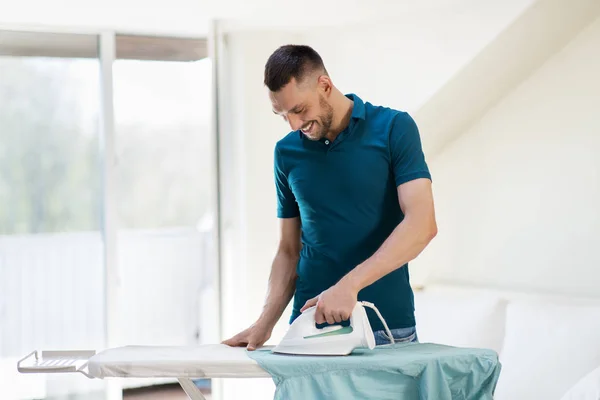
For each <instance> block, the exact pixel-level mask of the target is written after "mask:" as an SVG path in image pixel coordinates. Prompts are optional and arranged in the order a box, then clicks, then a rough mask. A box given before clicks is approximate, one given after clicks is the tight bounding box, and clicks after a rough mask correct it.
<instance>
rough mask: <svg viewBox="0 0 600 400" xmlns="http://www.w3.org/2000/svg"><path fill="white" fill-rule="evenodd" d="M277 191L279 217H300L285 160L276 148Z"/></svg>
mask: <svg viewBox="0 0 600 400" xmlns="http://www.w3.org/2000/svg"><path fill="white" fill-rule="evenodd" d="M274 170H275V189H276V191H277V217H278V218H294V217H297V216H298V215H300V211H299V209H298V203H297V202H296V198H295V197H294V193H292V189H291V188H290V185H289V183H288V177H287V174H286V172H285V169H284V168H283V159H282V157H281V153H280V152H279V149H278V148H277V146H275V165H274Z"/></svg>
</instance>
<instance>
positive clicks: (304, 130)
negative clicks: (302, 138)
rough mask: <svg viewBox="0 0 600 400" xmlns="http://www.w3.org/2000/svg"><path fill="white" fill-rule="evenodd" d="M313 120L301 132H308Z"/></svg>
mask: <svg viewBox="0 0 600 400" xmlns="http://www.w3.org/2000/svg"><path fill="white" fill-rule="evenodd" d="M314 123H315V122H314V121H311V122H310V124H308V126H307V127H306V128H304V129H302V132H303V133H310V130H311V129H312V127H313V125H314Z"/></svg>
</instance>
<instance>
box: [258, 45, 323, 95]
mask: <svg viewBox="0 0 600 400" xmlns="http://www.w3.org/2000/svg"><path fill="white" fill-rule="evenodd" d="M316 69H321V70H323V71H324V72H325V74H327V70H326V69H325V65H324V64H323V59H322V58H321V56H320V55H319V53H317V52H316V51H315V50H314V49H313V48H312V47H310V46H306V45H293V44H288V45H284V46H281V47H279V48H278V49H277V50H275V51H274V52H273V54H271V56H270V57H269V59H268V60H267V63H266V65H265V82H264V83H265V85H266V86H267V87H268V88H269V90H270V91H271V92H277V91H279V90H280V89H281V88H282V87H284V86H285V85H287V84H288V83H289V82H290V80H291V79H292V78H295V79H296V80H297V81H300V80H302V79H303V78H304V77H305V76H306V74H307V73H310V72H312V71H314V70H316Z"/></svg>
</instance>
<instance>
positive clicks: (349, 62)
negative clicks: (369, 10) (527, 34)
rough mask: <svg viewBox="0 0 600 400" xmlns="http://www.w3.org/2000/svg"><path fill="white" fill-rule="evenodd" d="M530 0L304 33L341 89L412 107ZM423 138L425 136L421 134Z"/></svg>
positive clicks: (407, 15)
mask: <svg viewBox="0 0 600 400" xmlns="http://www.w3.org/2000/svg"><path fill="white" fill-rule="evenodd" d="M533 2H534V1H533V0H525V1H523V0H519V1H513V0H511V1H505V2H475V3H472V4H469V6H468V7H461V6H459V5H457V6H454V7H451V8H448V9H441V10H438V11H437V12H431V11H430V10H428V11H427V12H423V13H419V12H415V13H403V14H401V15H398V16H393V15H388V16H387V17H386V18H384V19H382V18H381V17H380V19H379V20H375V21H373V20H365V21H363V22H362V23H360V24H350V25H348V26H345V27H343V28H339V27H332V28H321V29H313V30H311V31H308V32H306V34H305V35H304V41H305V42H306V43H307V44H309V45H311V46H313V47H314V48H315V49H316V50H317V51H318V52H319V53H320V54H321V56H322V57H323V58H324V62H325V65H326V67H327V69H328V71H329V73H330V74H331V75H332V80H333V82H334V84H336V85H337V86H338V87H339V88H340V89H341V90H342V91H343V92H346V93H347V92H354V93H356V94H358V95H359V96H362V98H363V99H364V100H367V101H370V102H372V103H374V104H382V105H385V106H389V107H392V108H396V109H401V110H406V111H408V112H414V111H416V110H417V109H418V108H419V107H420V106H421V105H422V104H423V103H425V102H426V101H427V100H428V99H429V98H430V97H431V96H432V95H433V94H434V93H435V92H436V91H437V90H438V89H440V87H441V86H442V85H443V84H444V83H446V81H448V79H450V78H451V77H452V76H453V75H454V74H455V73H456V72H457V71H459V70H460V69H461V68H462V67H463V66H464V65H465V64H468V63H469V62H470V61H471V59H472V58H473V57H474V56H475V55H476V54H477V53H479V51H481V49H482V48H484V47H485V46H486V45H487V44H488V43H489V41H490V40H492V39H493V38H494V37H495V36H497V35H498V34H499V32H501V31H502V30H503V29H504V28H505V27H506V26H507V25H508V24H510V23H511V22H512V21H513V20H514V19H515V18H517V17H518V15H519V14H520V13H522V12H523V11H524V10H525V9H526V8H527V7H528V6H529V5H530V4H531V3H533ZM424 140H427V138H424Z"/></svg>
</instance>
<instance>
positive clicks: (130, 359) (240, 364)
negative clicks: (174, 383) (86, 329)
mask: <svg viewBox="0 0 600 400" xmlns="http://www.w3.org/2000/svg"><path fill="white" fill-rule="evenodd" d="M88 369H89V372H90V375H92V376H94V377H96V378H109V377H128V378H132V377H133V378H154V377H159V378H169V377H173V378H203V377H206V378H227V377H235V378H246V377H247V378H258V377H270V375H269V374H268V373H267V372H266V371H265V370H264V369H262V368H261V367H260V366H259V365H258V364H257V363H256V362H255V361H254V360H252V359H251V358H250V357H248V356H247V355H246V349H245V348H242V347H229V346H226V345H224V344H207V345H198V346H124V347H116V348H112V349H107V350H104V351H102V352H100V353H98V354H96V355H94V356H93V357H91V358H90V359H89V361H88Z"/></svg>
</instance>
